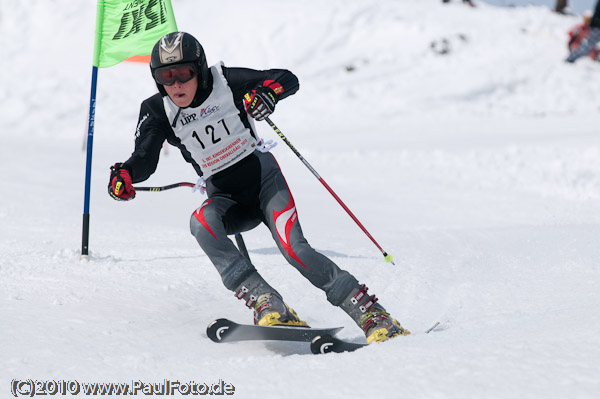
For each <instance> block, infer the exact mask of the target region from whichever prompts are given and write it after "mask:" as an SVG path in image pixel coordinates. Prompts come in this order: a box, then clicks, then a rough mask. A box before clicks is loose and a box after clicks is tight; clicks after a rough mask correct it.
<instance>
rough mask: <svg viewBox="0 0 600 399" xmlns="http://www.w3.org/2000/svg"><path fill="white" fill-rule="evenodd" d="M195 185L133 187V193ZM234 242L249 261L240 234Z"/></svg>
mask: <svg viewBox="0 0 600 399" xmlns="http://www.w3.org/2000/svg"><path fill="white" fill-rule="evenodd" d="M194 186H195V184H194V183H189V182H181V183H174V184H169V185H167V186H162V187H135V186H134V187H133V188H134V189H135V191H151V192H158V191H164V190H170V189H172V188H177V187H194ZM235 242H236V243H237V246H238V249H239V251H240V253H241V254H242V255H243V256H244V258H246V259H248V260H250V255H249V254H248V249H247V248H246V243H245V242H244V238H243V237H242V235H241V234H240V233H235Z"/></svg>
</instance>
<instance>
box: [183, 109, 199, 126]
mask: <svg viewBox="0 0 600 399" xmlns="http://www.w3.org/2000/svg"><path fill="white" fill-rule="evenodd" d="M180 120H181V124H182V125H183V126H185V125H187V124H188V123H190V122H193V121H195V120H196V113H193V114H188V113H186V112H182V113H181V119H180Z"/></svg>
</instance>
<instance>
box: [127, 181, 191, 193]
mask: <svg viewBox="0 0 600 399" xmlns="http://www.w3.org/2000/svg"><path fill="white" fill-rule="evenodd" d="M194 186H195V184H194V183H187V182H182V183H174V184H169V185H168V186H162V187H133V188H134V189H135V191H164V190H170V189H172V188H177V187H194Z"/></svg>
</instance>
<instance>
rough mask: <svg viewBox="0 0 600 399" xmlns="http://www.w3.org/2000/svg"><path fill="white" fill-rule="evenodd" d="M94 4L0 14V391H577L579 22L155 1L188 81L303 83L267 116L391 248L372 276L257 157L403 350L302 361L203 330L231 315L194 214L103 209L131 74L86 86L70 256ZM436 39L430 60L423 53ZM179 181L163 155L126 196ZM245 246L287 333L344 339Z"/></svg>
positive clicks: (590, 386) (597, 223)
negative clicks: (84, 229) (272, 73)
mask: <svg viewBox="0 0 600 399" xmlns="http://www.w3.org/2000/svg"><path fill="white" fill-rule="evenodd" d="M94 3H95V2H91V1H88V2H72V1H69V2H67V1H66V0H54V1H52V2H49V1H47V2H40V1H36V0H3V1H2V2H1V3H0V21H1V22H0V29H1V32H0V47H1V48H2V49H3V54H4V55H3V56H2V57H0V70H2V71H3V73H2V74H1V78H0V79H2V81H1V82H0V137H1V139H2V145H1V146H0V166H1V170H2V172H3V173H2V176H3V177H2V183H3V184H2V185H1V186H0V197H1V198H2V200H1V201H0V225H1V226H2V227H1V229H0V254H1V256H0V319H1V320H2V328H1V329H0V397H3V398H8V397H12V395H11V394H10V387H11V381H13V379H19V380H25V379H30V378H31V379H34V380H57V381H58V380H67V381H68V380H77V381H79V382H81V383H83V382H123V383H127V382H131V381H139V380H142V381H144V382H162V381H163V380H164V379H170V380H173V381H175V380H179V381H195V382H198V383H201V382H207V383H209V384H210V383H213V382H218V381H219V379H222V380H224V381H226V382H228V383H231V384H233V385H234V386H235V394H234V396H235V397H240V398H279V397H287V398H305V397H317V398H319V397H327V398H362V397H368V396H389V397H406V398H517V397H518V398H544V399H546V398H567V397H568V398H596V397H598V396H597V395H598V392H600V366H599V363H598V358H599V357H600V338H599V336H598V330H599V328H600V318H599V317H598V308H599V305H600V293H599V292H600V290H599V289H598V286H599V283H600V266H599V262H598V260H599V259H600V246H599V245H598V237H600V212H599V205H600V137H599V135H598V120H599V116H600V115H599V113H600V104H599V103H598V98H600V81H599V80H598V79H597V76H598V67H599V65H598V64H596V63H594V62H592V61H591V60H589V59H581V60H579V61H578V62H577V63H576V64H574V65H570V64H565V63H564V62H563V60H564V58H565V57H566V56H567V52H566V41H567V33H566V32H567V31H568V29H569V28H570V27H571V26H573V25H575V24H577V23H579V20H580V18H579V17H577V16H560V15H556V14H555V13H552V12H551V11H550V9H549V8H548V7H539V6H525V7H518V8H508V7H496V6H492V5H488V4H482V3H479V6H478V7H477V8H474V9H472V8H470V7H465V6H463V5H462V4H461V3H460V2H458V1H455V2H453V3H451V4H447V5H443V4H442V3H441V2H440V1H438V0H420V1H418V2H415V1H410V0H396V1H388V2H379V1H376V0H360V1H359V0H344V1H342V0H330V1H327V2H324V1H315V0H305V1H303V2H301V3H297V2H279V1H275V0H264V1H259V2H258V5H259V6H257V2H248V1H241V0H230V1H229V2H227V5H226V7H225V8H224V6H223V4H222V3H221V2H203V3H202V4H201V5H199V4H200V3H198V2H196V1H192V0H173V7H174V10H175V14H176V17H177V19H178V26H179V28H180V29H182V30H186V31H189V32H190V33H193V34H194V35H195V36H196V37H198V38H199V39H200V41H201V42H202V43H203V45H204V47H205V50H206V52H207V55H208V59H209V62H210V63H216V62H218V61H219V60H223V61H224V62H225V64H226V65H229V66H247V67H252V68H257V69H260V68H270V67H283V68H288V69H290V70H292V71H293V72H295V73H296V74H297V75H298V76H299V78H300V82H301V90H300V91H299V92H298V93H297V94H296V95H294V96H292V97H290V98H288V99H286V100H285V101H282V102H281V103H280V104H278V108H277V112H276V113H275V114H274V115H273V118H272V119H273V121H274V122H275V123H276V124H277V125H278V126H279V128H280V129H281V130H282V131H283V133H284V134H285V135H286V136H287V137H288V138H289V139H290V140H291V142H292V143H293V144H294V145H295V146H296V148H298V150H299V151H300V152H301V153H302V154H303V155H304V157H305V158H306V159H307V160H308V161H309V162H310V163H311V165H312V166H314V167H315V168H316V169H317V171H318V172H319V173H320V174H321V176H323V178H324V179H325V180H326V181H327V183H328V184H329V185H330V186H331V187H332V188H333V189H334V190H335V191H336V193H337V194H338V195H339V196H340V197H341V198H342V199H343V200H344V201H345V202H346V204H347V205H348V207H349V208H350V209H352V211H353V212H354V213H355V214H356V216H357V217H358V218H359V219H360V220H361V221H362V222H363V224H364V225H365V226H366V227H367V229H369V231H370V232H371V234H372V235H373V236H374V237H375V238H376V239H377V240H378V242H379V243H380V244H381V245H382V247H383V248H384V249H385V250H386V251H388V252H389V253H391V254H393V255H394V256H395V263H396V265H395V266H392V265H390V264H387V263H385V262H384V261H383V257H382V256H381V254H380V253H379V251H378V250H377V248H376V247H375V246H374V245H373V244H372V243H371V242H370V241H369V240H368V238H367V237H366V236H365V235H364V234H363V233H362V232H361V231H360V230H359V228H358V227H356V225H355V224H354V223H353V221H352V220H351V219H350V218H349V217H348V216H347V215H346V213H345V212H344V211H343V210H342V209H341V208H340V207H339V205H338V204H337V203H336V202H335V200H334V199H333V198H332V197H331V196H330V195H329V193H327V191H326V190H325V189H324V188H323V187H321V185H320V184H319V183H318V182H317V181H316V179H315V178H314V177H313V176H312V175H311V174H310V172H309V171H308V170H307V169H306V168H305V167H304V166H303V165H302V163H301V162H300V161H299V160H298V159H297V158H296V156H295V155H294V154H293V153H292V152H291V151H289V149H288V148H287V147H286V146H285V145H284V144H283V143H280V145H279V146H277V147H276V148H275V149H274V150H273V153H274V154H275V156H276V157H277V159H278V161H279V163H280V165H281V167H282V169H283V171H284V174H285V176H286V178H287V180H288V183H289V185H290V187H291V189H292V192H293V193H294V196H295V199H296V203H297V206H298V209H299V218H300V221H301V223H302V227H303V230H304V232H305V234H306V236H307V238H308V240H309V242H310V243H311V244H312V245H313V246H314V247H315V248H317V249H318V250H320V251H322V252H323V253H325V254H326V255H327V256H329V257H330V258H331V259H332V260H334V261H335V262H336V263H338V264H339V265H340V266H341V267H342V268H344V269H346V270H348V271H350V272H351V273H353V274H354V275H355V276H356V277H357V278H358V279H359V280H360V281H362V282H364V283H366V284H367V285H368V286H369V287H370V291H372V292H373V293H375V294H376V295H377V296H378V297H379V298H380V301H381V303H382V304H383V305H384V306H385V307H386V308H387V309H388V310H389V311H390V312H391V313H392V314H393V315H394V316H395V317H397V318H398V319H399V320H400V321H401V322H402V324H403V325H404V326H406V327H407V328H408V329H410V330H411V331H412V332H413V335H411V336H409V337H402V338H398V339H394V340H392V341H390V342H388V343H385V344H380V345H372V346H369V347H368V348H366V349H362V350H360V351H358V352H354V353H351V354H333V355H327V356H313V355H312V354H309V353H308V352H309V351H308V348H307V345H306V344H282V343H267V342H251V343H236V344H221V345H217V344H214V343H213V342H211V341H210V340H208V339H207V338H206V335H205V327H206V326H207V325H208V323H209V322H210V321H212V320H213V319H215V318H218V317H229V318H231V319H233V320H236V321H238V322H250V320H251V314H250V312H249V311H248V310H247V309H246V308H245V307H244V306H243V305H242V303H241V302H239V301H237V300H236V299H235V298H234V297H233V295H232V294H231V293H230V292H229V291H227V290H226V289H225V288H224V287H223V286H222V284H221V282H220V278H219V276H218V274H217V272H216V271H215V269H214V267H213V266H212V265H211V263H210V262H209V260H208V259H207V257H206V256H205V255H204V254H203V252H202V251H201V249H200V248H199V247H198V245H197V243H196V242H195V240H194V238H193V237H192V236H191V235H190V233H189V228H188V223H189V217H190V215H191V213H192V212H193V211H194V209H196V208H197V207H198V206H199V205H200V204H201V202H202V200H203V197H202V196H199V195H198V194H197V193H195V194H191V193H190V190H189V189H187V188H179V189H173V190H170V191H167V192H163V193H142V192H140V193H138V195H137V198H136V199H135V200H134V201H130V202H127V203H117V202H115V201H113V200H112V199H111V198H110V197H109V196H108V195H107V193H106V184H107V181H108V172H109V171H108V168H109V166H110V165H112V164H113V163H115V162H117V161H123V160H125V159H126V158H127V157H128V156H129V154H130V153H131V151H132V148H133V132H134V129H135V126H136V122H137V116H138V111H139V103H140V102H141V101H142V100H143V99H145V98H146V97H148V96H150V95H152V94H153V93H154V92H155V90H156V89H155V87H154V85H153V83H152V81H151V79H150V76H149V73H148V67H147V66H146V65H140V64H132V63H122V64H120V65H118V66H115V67H112V68H108V69H103V70H101V71H100V73H99V81H98V84H99V86H98V98H97V112H96V124H95V135H94V157H93V173H92V193H91V231H90V251H91V257H90V260H89V261H87V262H86V261H81V260H80V257H79V254H80V243H81V241H80V240H81V215H82V213H83V191H84V187H83V183H84V174H85V153H84V152H83V151H82V142H83V139H84V136H85V132H86V124H87V112H88V103H89V87H90V75H91V59H92V46H93V30H94V22H95V11H96V8H95V4H94ZM443 39H447V40H448V42H449V44H450V49H451V50H450V53H449V54H446V55H440V54H436V53H435V52H433V51H432V49H431V47H430V45H431V43H432V42H436V43H441V42H442V41H443ZM259 125H260V128H259V129H260V133H261V135H262V136H263V137H265V138H267V139H277V140H279V139H278V138H277V137H276V135H275V134H274V132H273V131H272V130H271V129H270V128H269V126H268V125H266V124H264V123H263V124H259ZM177 181H195V177H194V171H193V169H192V168H191V167H190V166H188V165H187V164H185V162H184V161H183V160H182V159H181V156H179V155H178V154H177V151H175V150H174V149H171V150H169V152H168V153H163V155H162V159H161V163H160V164H159V168H158V171H157V172H156V174H155V175H153V176H152V177H151V178H150V179H149V180H148V181H147V182H146V183H144V185H165V184H169V183H173V182H177ZM244 239H245V241H246V245H247V247H248V248H249V251H250V256H251V258H252V260H253V262H254V263H255V264H256V266H257V268H258V269H259V271H260V272H261V273H262V274H263V276H264V277H265V278H266V279H267V280H268V281H270V282H271V284H272V285H274V286H275V287H277V289H278V290H279V291H280V292H281V293H282V294H283V295H284V297H285V299H286V301H287V302H288V303H289V304H290V305H291V306H293V307H294V308H295V309H296V310H297V311H298V313H299V314H300V316H302V317H303V318H304V319H305V320H307V321H308V322H309V324H311V325H314V326H337V325H340V326H344V327H345V328H344V330H342V332H341V333H340V336H341V337H342V338H345V339H348V340H352V341H357V342H358V341H361V340H362V339H364V338H363V337H362V333H361V331H360V330H359V329H358V328H357V327H356V326H355V325H353V323H352V322H351V321H350V319H349V318H348V317H347V316H346V315H345V314H344V313H343V312H342V311H341V310H339V309H336V308H334V307H332V306H331V305H330V304H329V303H328V302H327V301H326V299H325V295H324V294H323V293H322V292H321V291H319V290H317V289H315V288H314V287H312V286H311V285H310V284H309V283H308V282H307V281H306V280H304V279H303V278H302V277H301V276H300V275H299V274H298V273H297V272H296V271H295V270H293V268H292V267H290V266H288V265H287V264H286V263H285V261H284V259H283V257H282V256H281V255H280V254H279V253H278V250H277V249H276V246H275V244H274V243H273V242H272V240H271V238H270V235H269V233H268V232H267V231H266V229H265V228H263V227H259V228H257V229H255V230H254V231H252V232H249V233H245V234H244ZM436 321H440V322H441V324H440V326H439V327H438V328H437V329H436V330H434V331H433V332H432V333H430V334H424V331H425V330H426V329H427V328H429V327H430V326H431V325H433V323H434V322H436ZM80 395H81V396H84V395H83V393H81V394H80ZM90 397H91V396H90ZM99 397H100V396H99ZM104 397H107V396H104Z"/></svg>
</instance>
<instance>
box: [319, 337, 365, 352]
mask: <svg viewBox="0 0 600 399" xmlns="http://www.w3.org/2000/svg"><path fill="white" fill-rule="evenodd" d="M368 345H369V344H367V343H366V342H365V343H356V342H347V341H342V340H341V339H338V338H335V337H333V336H331V335H322V336H319V337H315V338H314V339H313V340H312V342H311V343H310V350H311V352H312V353H314V354H315V355H318V354H322V353H331V352H333V353H342V352H353V351H355V350H357V349H360V348H364V347H365V346H368Z"/></svg>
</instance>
